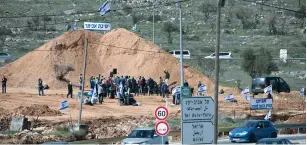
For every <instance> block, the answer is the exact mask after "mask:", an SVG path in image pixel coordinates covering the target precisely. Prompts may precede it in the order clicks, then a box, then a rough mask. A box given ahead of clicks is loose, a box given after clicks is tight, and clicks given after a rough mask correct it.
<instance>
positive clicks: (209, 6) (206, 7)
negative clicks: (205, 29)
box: [198, 0, 216, 21]
mask: <svg viewBox="0 0 307 145" xmlns="http://www.w3.org/2000/svg"><path fill="white" fill-rule="evenodd" d="M198 9H199V11H200V12H202V13H203V14H204V15H205V19H204V20H205V21H207V20H208V19H209V16H210V14H211V13H215V12H216V5H215V4H213V3H210V2H209V1H208V0H206V1H205V2H204V3H202V4H201V5H200V6H199V7H198Z"/></svg>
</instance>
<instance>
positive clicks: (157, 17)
mask: <svg viewBox="0 0 307 145" xmlns="http://www.w3.org/2000/svg"><path fill="white" fill-rule="evenodd" d="M147 21H149V22H152V15H150V16H148V17H147ZM158 21H162V18H161V16H160V15H155V23H156V22H158Z"/></svg>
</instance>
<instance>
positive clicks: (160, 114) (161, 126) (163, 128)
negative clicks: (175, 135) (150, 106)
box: [155, 106, 170, 144]
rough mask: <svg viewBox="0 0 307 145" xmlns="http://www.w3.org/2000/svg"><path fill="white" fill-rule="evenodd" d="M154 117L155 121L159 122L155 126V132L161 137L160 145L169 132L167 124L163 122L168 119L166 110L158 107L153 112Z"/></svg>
mask: <svg viewBox="0 0 307 145" xmlns="http://www.w3.org/2000/svg"><path fill="white" fill-rule="evenodd" d="M155 117H156V119H157V120H159V122H158V123H157V124H156V126H155V130H156V133H157V134H158V135H159V136H162V140H161V141H162V144H164V142H163V138H164V136H166V135H167V134H168V133H169V130H170V128H169V125H168V123H167V122H165V121H164V120H165V119H167V117H168V110H167V108H166V107H164V106H160V107H158V108H157V109H156V110H155Z"/></svg>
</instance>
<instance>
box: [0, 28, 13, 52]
mask: <svg viewBox="0 0 307 145" xmlns="http://www.w3.org/2000/svg"><path fill="white" fill-rule="evenodd" d="M12 34H13V33H12V31H11V29H8V28H6V27H4V26H2V27H0V47H2V46H3V45H4V42H5V39H6V36H10V35H12Z"/></svg>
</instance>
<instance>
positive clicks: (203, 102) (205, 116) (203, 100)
mask: <svg viewBox="0 0 307 145" xmlns="http://www.w3.org/2000/svg"><path fill="white" fill-rule="evenodd" d="M181 111H182V114H181V115H182V116H181V117H182V120H183V121H193V120H195V121H196V120H211V119H212V118H213V116H214V101H213V99H212V98H211V97H191V98H183V99H182V108H181Z"/></svg>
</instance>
